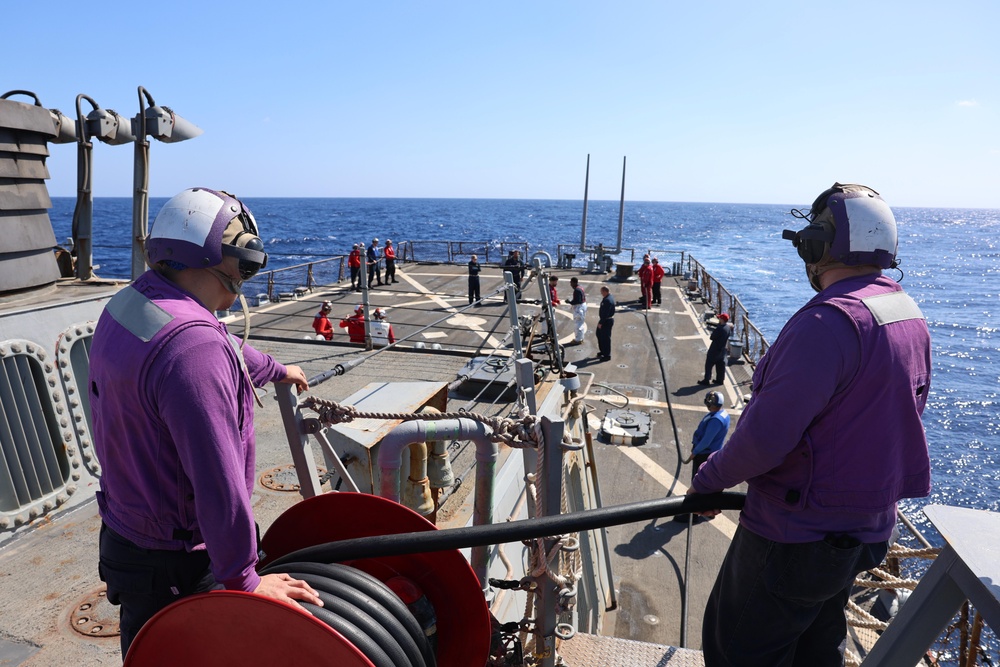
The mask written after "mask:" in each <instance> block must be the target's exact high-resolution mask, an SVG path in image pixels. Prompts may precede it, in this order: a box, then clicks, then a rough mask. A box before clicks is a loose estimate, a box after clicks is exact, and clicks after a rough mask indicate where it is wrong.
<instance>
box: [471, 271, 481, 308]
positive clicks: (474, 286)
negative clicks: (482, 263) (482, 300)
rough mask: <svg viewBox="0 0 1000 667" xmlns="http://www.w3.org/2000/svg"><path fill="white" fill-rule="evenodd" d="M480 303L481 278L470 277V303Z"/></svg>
mask: <svg viewBox="0 0 1000 667" xmlns="http://www.w3.org/2000/svg"><path fill="white" fill-rule="evenodd" d="M473 301H479V276H469V303H472V302H473Z"/></svg>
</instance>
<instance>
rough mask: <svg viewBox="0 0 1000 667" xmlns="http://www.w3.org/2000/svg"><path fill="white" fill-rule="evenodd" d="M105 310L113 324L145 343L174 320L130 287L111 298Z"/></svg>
mask: <svg viewBox="0 0 1000 667" xmlns="http://www.w3.org/2000/svg"><path fill="white" fill-rule="evenodd" d="M106 309H107V311H108V313H110V315H111V317H113V318H114V319H115V322H117V323H118V324H120V325H122V326H123V327H125V328H126V329H128V330H129V331H130V332H132V334H133V335H134V336H135V337H136V338H138V339H140V340H142V341H143V342H145V343H148V342H149V341H151V340H153V336H155V335H156V334H158V333H159V332H160V331H161V330H162V329H163V327H165V326H167V325H168V324H170V322H171V321H172V320H173V319H174V318H173V315H171V314H170V313H168V312H167V311H165V310H163V309H162V308H160V307H159V306H157V305H156V304H155V303H153V302H152V301H150V300H149V299H148V298H147V297H146V295H145V294H142V293H141V292H139V291H137V290H135V289H133V288H131V287H126V288H125V289H123V290H121V291H120V292H118V294H115V295H114V296H113V297H111V300H110V301H108V305H107V307H106Z"/></svg>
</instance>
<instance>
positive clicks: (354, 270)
mask: <svg viewBox="0 0 1000 667" xmlns="http://www.w3.org/2000/svg"><path fill="white" fill-rule="evenodd" d="M350 269H351V287H357V286H358V283H359V282H360V280H361V278H360V276H359V275H358V274H359V273H361V267H360V266H352V267H350Z"/></svg>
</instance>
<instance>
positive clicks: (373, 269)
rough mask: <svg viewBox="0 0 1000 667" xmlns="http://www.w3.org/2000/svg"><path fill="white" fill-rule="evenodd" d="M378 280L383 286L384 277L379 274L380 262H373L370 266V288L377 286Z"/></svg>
mask: <svg viewBox="0 0 1000 667" xmlns="http://www.w3.org/2000/svg"><path fill="white" fill-rule="evenodd" d="M376 279H378V284H379V285H381V284H382V275H381V274H380V273H379V272H378V262H373V263H371V264H369V265H368V286H369V287H371V286H372V285H374V284H375V280H376Z"/></svg>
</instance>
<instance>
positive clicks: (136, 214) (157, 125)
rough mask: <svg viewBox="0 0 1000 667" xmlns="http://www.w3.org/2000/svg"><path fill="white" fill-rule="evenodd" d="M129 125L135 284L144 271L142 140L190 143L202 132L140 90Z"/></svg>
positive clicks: (145, 161)
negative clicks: (132, 152) (131, 133)
mask: <svg viewBox="0 0 1000 667" xmlns="http://www.w3.org/2000/svg"><path fill="white" fill-rule="evenodd" d="M147 103H148V104H149V106H148V107H147V106H146V104H147ZM132 124H133V130H134V131H135V135H136V140H135V169H134V171H133V191H132V279H133V280H135V279H136V278H138V277H139V276H140V275H141V274H142V272H143V271H145V270H146V260H145V253H144V252H143V241H144V240H145V238H146V231H147V227H148V224H149V140H148V139H147V138H146V137H147V136H151V137H154V138H155V139H158V140H159V141H162V142H164V143H176V142H178V141H184V140H185V139H193V138H194V137H197V136H198V135H199V134H201V133H202V130H201V129H200V128H198V127H197V126H195V125H194V124H193V123H191V122H189V121H187V120H185V119H184V118H182V117H181V116H179V115H178V114H177V113H175V112H174V111H173V110H172V109H171V108H170V107H166V106H157V104H156V102H155V101H154V100H153V96H152V95H150V94H149V92H148V91H147V90H146V89H145V88H143V87H142V86H139V113H138V114H136V116H135V118H134V119H133V120H132Z"/></svg>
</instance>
